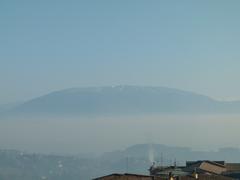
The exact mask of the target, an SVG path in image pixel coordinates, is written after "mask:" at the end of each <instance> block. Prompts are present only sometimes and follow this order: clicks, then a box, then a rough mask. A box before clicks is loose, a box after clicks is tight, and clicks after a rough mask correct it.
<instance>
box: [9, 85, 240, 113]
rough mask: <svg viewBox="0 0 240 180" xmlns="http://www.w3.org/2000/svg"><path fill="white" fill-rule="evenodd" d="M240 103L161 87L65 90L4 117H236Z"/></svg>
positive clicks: (38, 98) (126, 86) (106, 87)
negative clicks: (134, 115)
mask: <svg viewBox="0 0 240 180" xmlns="http://www.w3.org/2000/svg"><path fill="white" fill-rule="evenodd" d="M239 110H240V101H228V102H227V101H218V100H215V99H213V98H210V97H208V96H205V95H201V94H198V93H194V92H190V91H184V90H178V89H175V88H168V87H162V86H156V87H155V86H129V85H125V86H123V85H121V86H103V87H80V88H68V89H63V90H58V91H54V92H51V93H49V94H46V95H43V96H40V97H37V98H34V99H32V100H29V101H26V102H25V103H23V104H20V105H18V106H17V107H14V108H13V109H10V110H9V111H8V112H6V113H7V114H33V115H43V114H45V115H48V114H51V115H62V114H67V115H93V114H94V115H106V114H113V115H122V114H123V115H124V114H126V115H127V114H142V113H143V114H151V113H156V114H161V113H238V112H239Z"/></svg>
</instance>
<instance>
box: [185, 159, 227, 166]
mask: <svg viewBox="0 0 240 180" xmlns="http://www.w3.org/2000/svg"><path fill="white" fill-rule="evenodd" d="M203 162H207V163H209V164H213V165H216V166H220V167H225V165H224V164H225V162H224V161H209V160H199V161H187V162H186V166H187V167H188V166H193V165H196V164H199V165H201V164H202V163H203Z"/></svg>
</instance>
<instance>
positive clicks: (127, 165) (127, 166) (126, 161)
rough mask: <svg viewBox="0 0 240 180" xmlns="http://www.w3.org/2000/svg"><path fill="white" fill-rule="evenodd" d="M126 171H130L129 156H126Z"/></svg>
mask: <svg viewBox="0 0 240 180" xmlns="http://www.w3.org/2000/svg"><path fill="white" fill-rule="evenodd" d="M126 173H128V156H127V157H126Z"/></svg>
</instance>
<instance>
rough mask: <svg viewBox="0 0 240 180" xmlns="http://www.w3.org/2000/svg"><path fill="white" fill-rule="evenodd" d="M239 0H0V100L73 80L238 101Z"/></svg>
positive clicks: (66, 84) (69, 84)
mask: <svg viewBox="0 0 240 180" xmlns="http://www.w3.org/2000/svg"><path fill="white" fill-rule="evenodd" d="M239 8H240V1H239V0H231V1H228V0H224V1H223V0H211V1H209V0H201V1H196V0H195V1H194V0H188V1H187V0H181V1H179V0H175V1H174V0H165V1H164V0H158V1H157V0H156V1H154V0H152V1H148V0H145V1H143V0H118V1H113V0H95V1H93V0H86V1H80V0H76V1H72V0H65V1H64V0H56V1H54V0H41V1H39V0H38V1H37V0H36V1H35V0H21V1H19V0H1V1H0V87H1V90H0V104H2V103H8V102H13V101H19V100H24V99H29V98H32V97H35V96H39V95H42V94H45V93H48V92H50V91H54V90H59V89H63V88H69V87H76V86H100V85H118V84H130V85H131V84H135V85H154V86H168V87H175V88H180V89H185V90H190V91H195V92H198V93H202V94H205V95H209V96H211V97H215V98H219V99H240V93H239V92H240V83H239V78H240V49H239V48H240V20H239V19H240V11H239Z"/></svg>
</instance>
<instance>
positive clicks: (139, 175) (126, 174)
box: [93, 173, 153, 180]
mask: <svg viewBox="0 0 240 180" xmlns="http://www.w3.org/2000/svg"><path fill="white" fill-rule="evenodd" d="M109 176H137V177H153V176H150V175H144V174H130V173H124V174H120V173H113V174H109V175H106V176H101V177H97V178H94V179H93V180H99V179H102V178H105V177H109Z"/></svg>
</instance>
